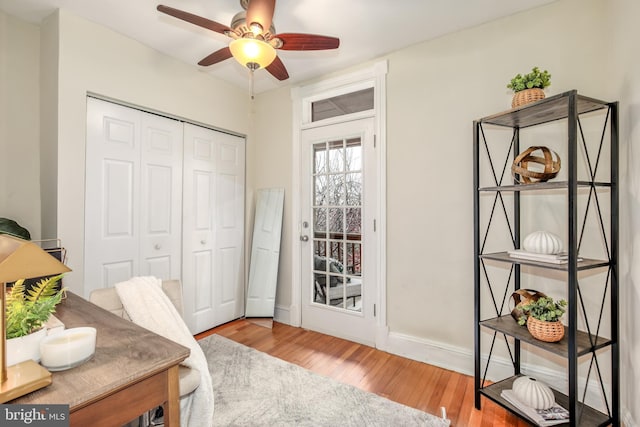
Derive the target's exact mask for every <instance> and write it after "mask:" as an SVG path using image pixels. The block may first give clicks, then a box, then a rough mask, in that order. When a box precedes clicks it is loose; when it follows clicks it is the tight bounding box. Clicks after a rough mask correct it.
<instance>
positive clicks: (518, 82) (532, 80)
mask: <svg viewBox="0 0 640 427" xmlns="http://www.w3.org/2000/svg"><path fill="white" fill-rule="evenodd" d="M549 85H551V74H549V72H548V71H547V70H544V71H540V69H539V68H538V67H533V69H531V72H530V73H528V74H525V75H524V76H523V75H522V74H517V75H516V76H515V77H514V78H512V79H511V81H510V82H509V84H508V85H507V87H508V88H509V89H511V90H513V91H514V92H520V91H521V90H525V89H533V88H540V89H544V88H546V87H547V86H549Z"/></svg>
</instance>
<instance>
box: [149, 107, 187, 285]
mask: <svg viewBox="0 0 640 427" xmlns="http://www.w3.org/2000/svg"><path fill="white" fill-rule="evenodd" d="M141 114H142V144H141V145H142V153H141V159H142V174H141V180H140V181H141V197H142V199H141V201H140V202H141V203H140V212H141V215H140V274H141V275H143V276H155V277H159V278H162V279H180V277H181V270H182V269H181V264H182V262H181V261H182V260H181V254H182V227H181V225H182V221H181V218H182V123H181V122H179V121H177V120H171V119H167V118H165V117H160V116H156V115H153V114H146V113H141Z"/></svg>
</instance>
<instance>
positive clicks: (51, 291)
mask: <svg viewBox="0 0 640 427" xmlns="http://www.w3.org/2000/svg"><path fill="white" fill-rule="evenodd" d="M62 276H63V275H62V274H60V275H57V276H51V277H47V278H44V279H42V280H40V281H39V282H38V283H37V284H36V285H35V286H33V287H32V288H31V289H29V290H25V287H24V280H18V281H17V282H15V283H14V285H13V287H12V288H11V291H10V292H8V293H7V295H6V301H5V304H6V338H7V365H9V366H10V365H13V364H15V363H20V362H22V361H24V360H28V359H34V360H36V361H37V360H39V359H40V357H39V356H40V341H41V340H42V339H43V338H44V337H45V336H46V330H45V328H44V324H45V323H46V322H47V320H49V317H50V316H51V314H52V313H54V312H55V311H56V306H57V305H58V304H59V303H60V301H62V298H63V296H64V293H65V291H66V289H65V288H62V289H57V287H56V285H57V284H58V282H59V281H60V279H62Z"/></svg>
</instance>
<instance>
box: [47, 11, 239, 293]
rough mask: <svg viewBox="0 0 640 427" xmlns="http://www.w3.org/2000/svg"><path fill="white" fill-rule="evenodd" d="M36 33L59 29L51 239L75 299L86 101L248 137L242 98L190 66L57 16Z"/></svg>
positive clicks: (72, 18)
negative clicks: (109, 102) (102, 99)
mask: <svg viewBox="0 0 640 427" xmlns="http://www.w3.org/2000/svg"><path fill="white" fill-rule="evenodd" d="M44 25H45V26H44V28H43V32H44V31H47V30H48V27H47V26H49V25H54V26H57V27H58V29H59V33H58V37H59V55H58V62H59V64H58V67H59V79H58V87H57V91H58V109H57V115H58V117H57V153H58V178H57V192H58V198H57V214H58V222H57V226H58V229H57V234H58V236H59V237H60V238H61V239H62V241H63V244H64V246H65V247H66V248H67V251H68V253H69V262H68V263H69V266H70V267H71V268H72V269H73V273H70V274H69V275H68V276H67V277H68V279H65V280H66V282H65V284H66V286H69V287H70V289H71V290H74V291H76V292H78V293H80V294H82V293H83V268H82V267H83V264H84V262H83V249H84V244H83V241H84V225H83V224H84V202H83V199H84V191H85V189H84V156H85V121H86V119H85V118H86V95H87V93H88V92H91V93H96V94H99V95H102V96H107V97H110V98H113V99H116V100H119V101H123V102H127V103H130V104H133V105H137V106H141V107H144V108H145V109H151V110H154V111H159V112H163V113H167V114H171V115H174V116H177V117H183V118H187V119H189V120H191V121H194V122H198V123H202V124H206V125H209V126H213V127H217V128H220V129H226V130H230V131H233V132H237V133H240V134H246V133H247V132H248V130H249V122H248V120H247V118H248V115H249V103H248V101H249V97H248V96H247V94H246V92H245V91H243V90H241V89H239V88H237V87H235V86H232V85H230V84H228V83H225V82H222V81H220V80H217V79H215V78H214V77H212V76H211V75H209V74H207V73H203V72H200V71H199V70H198V68H197V67H196V66H195V65H189V64H184V63H182V62H179V61H177V60H174V59H171V58H169V57H167V56H165V55H163V54H160V53H159V52H157V51H155V50H152V49H150V48H148V47H146V46H144V45H142V44H140V43H138V42H135V41H133V40H131V39H128V38H126V37H123V36H121V35H120V34H117V33H115V32H113V31H111V30H109V29H107V28H105V27H101V26H98V25H96V24H93V23H91V22H89V21H86V20H84V19H82V18H79V17H77V16H74V15H72V14H70V13H68V12H65V11H64V10H62V11H60V12H59V13H58V15H57V19H50V20H47V21H46V22H45V24H44ZM53 131H54V132H55V130H53ZM44 208H45V209H48V208H49V207H48V206H47V207H44Z"/></svg>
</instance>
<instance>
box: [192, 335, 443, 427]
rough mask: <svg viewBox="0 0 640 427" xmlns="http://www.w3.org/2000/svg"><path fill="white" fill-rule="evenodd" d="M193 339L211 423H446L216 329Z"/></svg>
mask: <svg viewBox="0 0 640 427" xmlns="http://www.w3.org/2000/svg"><path fill="white" fill-rule="evenodd" d="M198 342H199V343H200V345H201V347H202V349H203V350H204V353H205V356H206V357H207V361H208V363H209V371H210V372H211V378H212V381H213V390H214V393H215V398H214V400H215V411H214V417H213V419H214V425H215V426H327V427H328V426H385V427H388V426H429V427H431V426H433V427H446V426H448V425H449V421H447V420H444V419H442V418H439V417H436V416H434V415H430V414H427V413H425V412H422V411H419V410H417V409H414V408H410V407H408V406H405V405H401V404H399V403H396V402H392V401H391V400H388V399H385V398H383V397H380V396H378V395H376V394H373V393H369V392H365V391H362V390H360V389H358V388H356V387H353V386H350V385H346V384H342V383H340V382H338V381H336V380H333V379H331V378H328V377H324V376H321V375H318V374H315V373H313V372H311V371H308V370H306V369H304V368H301V367H299V366H297V365H293V364H291V363H288V362H285V361H283V360H280V359H277V358H275V357H272V356H269V355H268V354H266V353H262V352H260V351H257V350H254V349H252V348H249V347H247V346H244V345H242V344H238V343H236V342H234V341H231V340H229V339H227V338H224V337H221V336H219V335H210V336H208V337H207V338H204V339H202V340H200V341H198Z"/></svg>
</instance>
